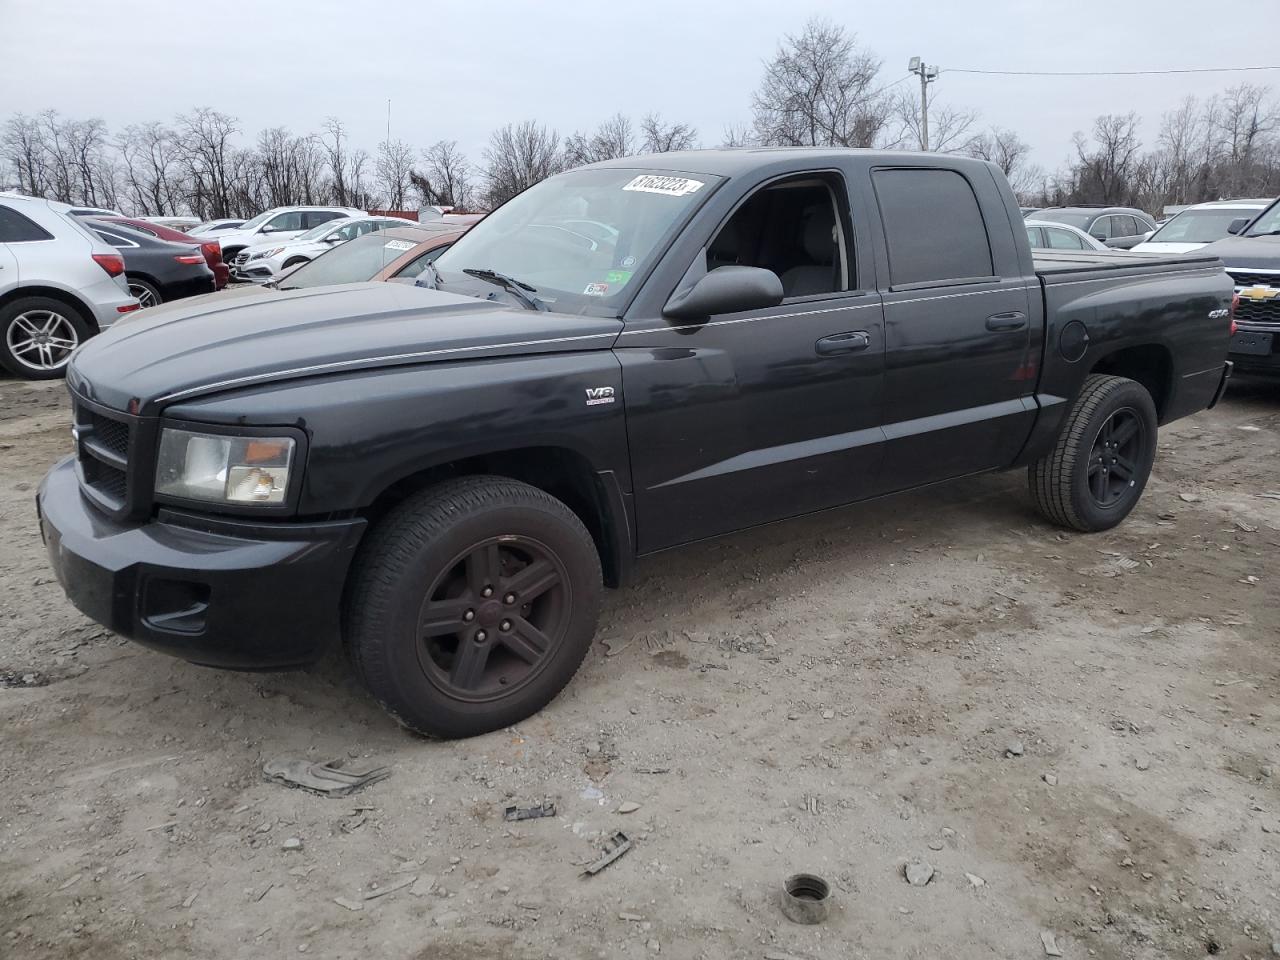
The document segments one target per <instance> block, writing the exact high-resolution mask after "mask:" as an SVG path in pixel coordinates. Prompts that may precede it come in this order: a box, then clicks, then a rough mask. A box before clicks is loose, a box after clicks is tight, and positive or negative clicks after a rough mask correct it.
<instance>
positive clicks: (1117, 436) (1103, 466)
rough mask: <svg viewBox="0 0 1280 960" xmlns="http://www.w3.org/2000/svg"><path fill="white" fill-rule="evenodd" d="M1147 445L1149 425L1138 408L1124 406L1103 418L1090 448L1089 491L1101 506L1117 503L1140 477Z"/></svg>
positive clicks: (1111, 505) (1110, 505)
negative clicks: (1141, 462)
mask: <svg viewBox="0 0 1280 960" xmlns="http://www.w3.org/2000/svg"><path fill="white" fill-rule="evenodd" d="M1145 448H1146V427H1145V426H1143V423H1142V420H1141V419H1140V418H1139V416H1138V413H1137V411H1136V410H1133V409H1132V408H1130V407H1121V408H1120V409H1119V410H1116V411H1115V412H1114V413H1112V414H1111V416H1109V417H1107V419H1106V420H1105V421H1103V424H1102V427H1101V428H1100V429H1099V430H1098V435H1097V437H1095V438H1094V441H1093V448H1092V449H1091V450H1090V451H1089V495H1090V496H1091V497H1092V498H1093V500H1094V502H1095V503H1097V504H1098V505H1099V506H1101V507H1113V506H1115V505H1116V504H1117V503H1119V502H1120V501H1121V500H1122V499H1124V497H1125V495H1126V494H1127V493H1128V492H1129V490H1130V488H1132V487H1133V486H1135V485H1136V483H1137V481H1138V472H1139V464H1140V460H1141V458H1142V456H1143V450H1144V449H1145Z"/></svg>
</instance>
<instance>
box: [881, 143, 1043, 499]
mask: <svg viewBox="0 0 1280 960" xmlns="http://www.w3.org/2000/svg"><path fill="white" fill-rule="evenodd" d="M962 171H963V172H962ZM871 188H872V192H873V194H874V196H875V199H876V204H877V207H878V210H879V217H880V224H879V226H880V229H881V231H882V233H883V236H884V246H883V248H882V250H883V256H884V261H883V262H882V264H880V265H879V266H880V269H879V270H878V273H879V283H880V293H881V295H882V297H883V299H884V315H885V386H884V416H885V426H884V432H885V457H884V464H883V468H882V473H881V478H880V487H881V489H882V490H883V491H886V492H887V491H892V490H898V489H904V488H906V487H910V486H915V485H917V484H921V483H929V482H932V481H935V480H942V479H946V478H948V477H956V476H961V475H963V474H967V473H973V472H975V471H979V470H986V469H990V468H993V467H998V466H1004V465H1006V464H1009V463H1011V462H1012V461H1013V459H1014V457H1015V456H1016V455H1017V453H1018V451H1019V449H1020V448H1021V447H1022V444H1023V441H1024V440H1025V439H1026V436H1027V433H1028V431H1029V430H1030V427H1031V422H1032V419H1033V416H1034V413H1033V411H1034V409H1035V405H1034V402H1033V401H1032V399H1031V395H1032V393H1033V388H1034V385H1035V369H1034V366H1033V365H1032V363H1031V360H1030V350H1029V348H1030V334H1029V331H1030V327H1031V319H1032V316H1033V314H1032V307H1033V304H1032V301H1031V300H1030V297H1031V296H1032V295H1033V294H1034V295H1035V296H1036V297H1037V298H1038V297H1039V287H1038V282H1037V281H1036V278H1035V276H1034V274H1030V275H1028V274H1026V273H1024V272H1023V267H1022V266H1020V263H1021V258H1020V257H1019V256H1018V248H1017V246H1016V245H1015V243H1014V235H1013V228H1014V225H1012V224H1011V222H1010V220H1009V216H1008V213H1007V211H1006V209H1005V204H1004V200H1003V195H1002V194H1001V192H1000V191H999V189H998V188H997V187H996V184H995V181H994V180H993V179H992V177H991V174H990V172H989V171H988V170H987V168H986V167H983V166H974V165H965V166H964V167H963V168H960V169H948V168H942V167H926V166H909V167H908V166H903V167H880V168H877V169H874V170H873V171H872V173H871ZM1016 228H1017V229H1023V225H1022V224H1021V223H1019V224H1017V225H1016ZM1034 306H1035V307H1036V308H1038V306H1039V303H1038V300H1037V302H1036V303H1035V304H1034Z"/></svg>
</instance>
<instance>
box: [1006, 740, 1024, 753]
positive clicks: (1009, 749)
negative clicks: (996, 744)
mask: <svg viewBox="0 0 1280 960" xmlns="http://www.w3.org/2000/svg"><path fill="white" fill-rule="evenodd" d="M1024 752H1025V748H1024V747H1023V746H1022V741H1021V740H1011V741H1009V743H1008V744H1007V745H1006V746H1005V748H1004V755H1005V756H1006V757H1020V756H1022V754H1023V753H1024Z"/></svg>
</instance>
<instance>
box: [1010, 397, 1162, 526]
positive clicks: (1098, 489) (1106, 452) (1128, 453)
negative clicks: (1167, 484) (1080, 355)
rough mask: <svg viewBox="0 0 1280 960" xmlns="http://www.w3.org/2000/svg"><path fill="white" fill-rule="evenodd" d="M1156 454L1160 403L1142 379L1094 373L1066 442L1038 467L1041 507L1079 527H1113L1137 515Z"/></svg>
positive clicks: (1072, 415) (1032, 475)
mask: <svg viewBox="0 0 1280 960" xmlns="http://www.w3.org/2000/svg"><path fill="white" fill-rule="evenodd" d="M1155 457H1156V407H1155V403H1153V402H1152V400H1151V394H1150V393H1148V392H1147V389H1146V388H1145V387H1144V386H1142V384H1140V383H1137V382H1136V381H1134V380H1127V379H1125V378H1124V377H1112V376H1104V375H1101V374H1090V375H1089V376H1088V377H1087V378H1086V379H1085V382H1084V388H1083V389H1082V390H1081V391H1080V395H1079V396H1078V397H1076V401H1075V403H1074V404H1073V405H1072V407H1071V411H1070V412H1069V413H1068V414H1067V418H1066V421H1065V422H1064V423H1063V425H1062V430H1061V432H1060V433H1059V434H1058V442H1057V443H1056V444H1054V447H1053V449H1052V450H1050V451H1049V452H1048V453H1047V454H1045V455H1044V456H1043V457H1041V458H1040V459H1039V460H1037V461H1036V462H1035V463H1033V464H1032V465H1031V467H1030V468H1029V470H1028V471H1027V480H1028V482H1029V485H1030V487H1031V496H1032V498H1033V499H1034V500H1035V504H1036V508H1037V509H1038V510H1039V511H1040V512H1041V513H1042V514H1044V516H1045V517H1047V518H1048V519H1049V520H1052V521H1053V522H1054V523H1056V524H1059V525H1060V526H1064V527H1071V528H1072V529H1075V530H1083V531H1086V532H1094V531H1098V530H1109V529H1111V528H1112V527H1114V526H1115V525H1116V524H1118V523H1119V522H1120V521H1121V520H1123V519H1124V518H1125V517H1127V516H1128V515H1129V512H1130V511H1131V510H1132V509H1133V508H1134V505H1135V504H1137V502H1138V498H1139V497H1141V496H1142V491H1143V489H1144V488H1145V487H1146V485H1147V478H1148V477H1149V476H1151V466H1152V464H1153V463H1154V462H1155Z"/></svg>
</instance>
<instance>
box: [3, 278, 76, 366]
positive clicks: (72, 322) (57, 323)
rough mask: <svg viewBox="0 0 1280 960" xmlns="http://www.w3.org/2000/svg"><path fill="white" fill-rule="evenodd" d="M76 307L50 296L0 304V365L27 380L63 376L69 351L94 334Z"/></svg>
mask: <svg viewBox="0 0 1280 960" xmlns="http://www.w3.org/2000/svg"><path fill="white" fill-rule="evenodd" d="M93 333H94V330H93V328H92V327H91V326H90V325H89V323H88V321H86V320H85V318H84V317H83V316H82V315H81V313H80V311H79V310H76V309H75V308H73V307H71V306H69V305H68V304H66V303H63V302H62V301H61V300H54V299H52V298H51V297H19V298H18V299H17V300H11V301H10V302H9V303H6V304H5V305H4V306H3V307H0V367H3V368H4V369H6V370H8V371H9V372H10V373H12V374H13V375H15V376H18V377H25V378H26V379H28V380H53V379H55V378H57V377H62V376H65V375H66V372H67V363H68V361H70V359H71V351H72V350H74V349H75V348H76V347H78V346H79V345H80V344H82V343H84V342H85V341H86V340H88V339H89V337H91V336H93Z"/></svg>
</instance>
